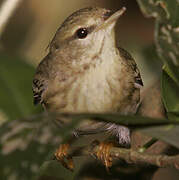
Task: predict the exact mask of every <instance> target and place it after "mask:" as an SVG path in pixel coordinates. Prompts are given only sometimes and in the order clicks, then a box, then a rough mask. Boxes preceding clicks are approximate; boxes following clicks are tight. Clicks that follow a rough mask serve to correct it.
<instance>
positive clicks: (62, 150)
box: [54, 144, 74, 170]
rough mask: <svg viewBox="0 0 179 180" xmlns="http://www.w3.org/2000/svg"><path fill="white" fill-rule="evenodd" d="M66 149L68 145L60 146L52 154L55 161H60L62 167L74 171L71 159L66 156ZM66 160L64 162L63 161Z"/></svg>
mask: <svg viewBox="0 0 179 180" xmlns="http://www.w3.org/2000/svg"><path fill="white" fill-rule="evenodd" d="M68 149H69V144H61V145H60V146H59V148H58V149H57V150H56V152H55V153H54V155H55V158H56V160H58V161H60V162H61V163H62V165H63V166H64V167H65V168H67V169H69V170H73V169H74V163H73V159H72V157H69V156H68ZM65 158H66V161H65Z"/></svg>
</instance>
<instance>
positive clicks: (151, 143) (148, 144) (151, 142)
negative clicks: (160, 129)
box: [138, 138, 158, 153]
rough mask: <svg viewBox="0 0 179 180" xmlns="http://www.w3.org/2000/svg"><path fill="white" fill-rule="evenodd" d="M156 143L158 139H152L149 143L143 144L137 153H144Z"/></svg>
mask: <svg viewBox="0 0 179 180" xmlns="http://www.w3.org/2000/svg"><path fill="white" fill-rule="evenodd" d="M157 141H158V139H156V138H152V139H151V140H150V141H148V142H147V143H145V144H144V145H143V146H142V147H141V148H139V150H138V151H139V152H141V153H142V152H144V151H145V150H146V149H148V148H149V147H151V146H152V145H153V144H154V143H156V142H157Z"/></svg>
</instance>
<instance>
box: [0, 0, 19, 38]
mask: <svg viewBox="0 0 179 180" xmlns="http://www.w3.org/2000/svg"><path fill="white" fill-rule="evenodd" d="M21 1H22V0H5V1H4V2H3V3H2V5H1V8H0V36H1V35H2V33H3V31H4V29H5V27H6V25H7V23H8V21H9V18H10V17H11V16H12V14H13V13H14V11H15V9H16V8H17V6H18V5H19V4H20V2H21Z"/></svg>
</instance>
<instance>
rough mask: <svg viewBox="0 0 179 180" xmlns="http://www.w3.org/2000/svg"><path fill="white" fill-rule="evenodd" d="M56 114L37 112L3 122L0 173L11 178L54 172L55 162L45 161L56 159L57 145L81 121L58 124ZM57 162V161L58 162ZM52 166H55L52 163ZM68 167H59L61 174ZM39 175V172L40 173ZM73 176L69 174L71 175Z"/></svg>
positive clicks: (27, 177)
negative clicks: (61, 125) (55, 120)
mask: <svg viewBox="0 0 179 180" xmlns="http://www.w3.org/2000/svg"><path fill="white" fill-rule="evenodd" d="M53 118H54V116H51V117H50V116H47V114H46V113H43V114H42V115H41V114H40V115H34V116H31V117H28V118H24V119H19V120H13V121H7V122H5V123H3V124H2V125H1V126H0V161H1V163H0V177H1V178H5V179H9V178H10V177H11V176H13V178H14V179H17V180H18V179H23V180H29V179H32V178H34V177H35V176H36V175H37V174H39V175H43V173H45V174H44V175H50V171H49V172H47V169H46V167H47V165H48V168H51V169H53V166H54V163H56V162H54V163H50V164H49V163H47V162H46V163H47V164H45V165H44V166H45V167H44V166H43V167H42V169H41V170H40V167H41V165H42V164H43V163H44V162H45V161H46V160H52V157H53V156H52V155H53V153H54V152H55V149H56V148H57V147H58V146H59V145H60V142H61V141H62V139H67V138H68V137H69V136H70V135H71V133H72V130H74V128H75V127H76V125H77V124H78V122H75V123H74V122H73V123H70V124H69V125H67V126H63V128H59V127H58V126H57V125H56V124H54V119H53ZM56 165H57V163H56ZM51 166H52V167H51ZM60 168H61V172H63V171H64V168H63V167H61V165H60V164H59V166H57V167H56V169H58V172H57V173H56V175H59V172H60V171H59V169H60ZM38 177H39V176H38ZM68 177H69V176H68Z"/></svg>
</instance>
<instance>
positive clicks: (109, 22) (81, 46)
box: [50, 7, 126, 61]
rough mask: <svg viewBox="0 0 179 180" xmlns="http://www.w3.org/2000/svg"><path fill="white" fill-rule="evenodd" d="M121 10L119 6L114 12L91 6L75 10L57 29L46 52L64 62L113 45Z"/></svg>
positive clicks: (90, 54)
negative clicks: (115, 27) (57, 56)
mask: <svg viewBox="0 0 179 180" xmlns="http://www.w3.org/2000/svg"><path fill="white" fill-rule="evenodd" d="M125 10H126V8H125V7H123V8H122V9H120V10H118V11H117V12H115V13H114V12H112V11H110V10H107V9H104V8H97V7H91V8H84V9H81V10H79V11H76V12H75V13H73V14H72V15H70V16H69V17H68V18H67V19H66V20H65V21H64V22H63V23H62V25H61V26H60V28H59V29H58V30H57V33H56V34H55V37H54V38H53V40H52V42H51V44H50V51H51V52H52V53H53V52H54V53H55V52H57V54H58V52H59V53H61V54H63V56H64V57H65V58H66V60H74V61H80V60H81V59H88V58H91V57H92V56H95V55H98V53H101V52H102V49H103V48H107V49H108V46H109V47H111V46H115V36H114V26H115V24H116V22H117V20H118V18H119V17H120V16H121V15H122V14H123V13H124V11H125Z"/></svg>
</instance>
